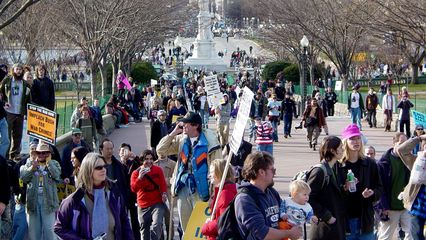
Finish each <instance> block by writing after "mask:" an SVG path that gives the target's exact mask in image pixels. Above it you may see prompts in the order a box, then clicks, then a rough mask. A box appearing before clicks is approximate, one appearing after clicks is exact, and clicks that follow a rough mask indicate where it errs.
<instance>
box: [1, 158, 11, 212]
mask: <svg viewBox="0 0 426 240" xmlns="http://www.w3.org/2000/svg"><path fill="white" fill-rule="evenodd" d="M0 173H1V174H0V202H2V203H4V204H5V205H8V204H9V200H10V194H11V191H10V187H11V183H10V179H9V167H8V165H7V161H6V159H5V158H4V157H2V156H0Z"/></svg>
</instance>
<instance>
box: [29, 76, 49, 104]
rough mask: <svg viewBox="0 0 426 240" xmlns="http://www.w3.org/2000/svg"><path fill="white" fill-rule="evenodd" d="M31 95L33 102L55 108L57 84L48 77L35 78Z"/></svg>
mask: <svg viewBox="0 0 426 240" xmlns="http://www.w3.org/2000/svg"><path fill="white" fill-rule="evenodd" d="M31 97H32V100H33V103H34V104H36V105H39V106H42V107H45V108H47V109H50V110H52V111H54V110H55V86H54V84H53V81H52V80H50V79H49V78H47V77H44V78H43V79H40V78H37V79H35V80H34V83H33V86H32V87H31Z"/></svg>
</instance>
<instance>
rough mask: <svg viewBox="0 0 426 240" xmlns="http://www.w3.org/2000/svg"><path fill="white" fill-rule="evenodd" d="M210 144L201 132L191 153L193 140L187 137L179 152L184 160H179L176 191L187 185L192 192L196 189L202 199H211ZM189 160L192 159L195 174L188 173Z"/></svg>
mask: <svg viewBox="0 0 426 240" xmlns="http://www.w3.org/2000/svg"><path fill="white" fill-rule="evenodd" d="M208 145H209V143H208V142H207V139H206V137H205V135H204V133H201V134H200V136H199V138H198V142H197V144H196V145H195V146H194V147H193V148H192V154H190V151H191V140H190V138H186V139H185V141H184V143H183V146H182V150H181V152H180V153H179V157H180V159H181V160H182V161H179V162H178V172H177V175H176V176H177V177H176V179H175V181H176V184H175V185H174V186H175V189H174V190H175V192H176V193H177V192H179V190H180V189H181V188H182V187H183V186H187V187H189V188H190V190H191V192H194V191H195V189H196V190H197V192H198V195H199V197H200V199H201V200H202V201H207V200H208V199H209V197H210V194H209V183H208V173H209V167H208V163H207V154H208ZM188 156H191V157H190V159H188ZM188 161H191V165H192V170H193V175H191V174H188V171H187V170H188Z"/></svg>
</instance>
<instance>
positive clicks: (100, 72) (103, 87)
mask: <svg viewBox="0 0 426 240" xmlns="http://www.w3.org/2000/svg"><path fill="white" fill-rule="evenodd" d="M98 69H99V74H100V75H101V88H102V89H101V96H102V98H104V97H105V89H106V80H105V74H104V69H105V67H104V66H102V65H99V66H98Z"/></svg>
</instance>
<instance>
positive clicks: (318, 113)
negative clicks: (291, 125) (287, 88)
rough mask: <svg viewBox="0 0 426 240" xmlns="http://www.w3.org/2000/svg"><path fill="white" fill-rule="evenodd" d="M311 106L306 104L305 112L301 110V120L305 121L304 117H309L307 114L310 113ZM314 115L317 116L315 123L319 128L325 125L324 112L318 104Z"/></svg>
mask: <svg viewBox="0 0 426 240" xmlns="http://www.w3.org/2000/svg"><path fill="white" fill-rule="evenodd" d="M311 109H312V106H311V105H308V106H307V107H306V109H305V112H303V119H302V121H306V119H307V118H308V117H309V114H310V113H311ZM315 116H316V118H317V125H318V127H319V128H322V127H323V126H325V125H326V122H325V117H324V113H323V111H322V109H321V107H320V106H319V105H318V107H317V109H316V110H315Z"/></svg>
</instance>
